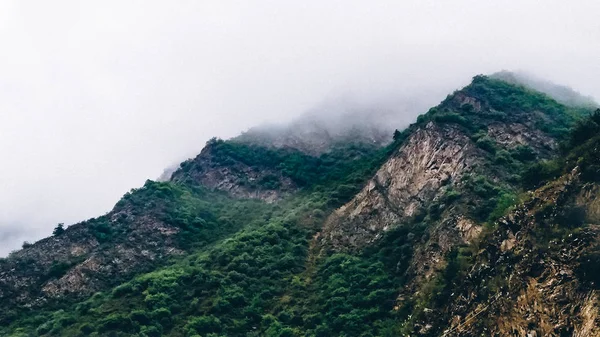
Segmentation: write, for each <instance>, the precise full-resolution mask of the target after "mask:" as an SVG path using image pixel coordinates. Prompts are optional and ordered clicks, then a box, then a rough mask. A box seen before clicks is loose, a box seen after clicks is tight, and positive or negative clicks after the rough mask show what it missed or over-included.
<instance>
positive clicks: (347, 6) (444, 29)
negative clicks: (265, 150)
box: [0, 0, 600, 255]
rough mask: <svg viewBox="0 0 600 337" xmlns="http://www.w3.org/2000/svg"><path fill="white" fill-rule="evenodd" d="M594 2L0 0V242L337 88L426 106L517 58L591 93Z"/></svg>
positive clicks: (599, 24) (596, 25) (598, 51)
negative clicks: (423, 101)
mask: <svg viewBox="0 0 600 337" xmlns="http://www.w3.org/2000/svg"><path fill="white" fill-rule="evenodd" d="M598 13H600V2H598V1H570V2H568V1H550V0H544V1H528V0H525V1H523V0H520V1H516V0H515V1H508V0H507V1H497V0H494V1H482V0H472V1H457V0H455V1H423V0H419V1H417V0H415V1H399V0H395V1H349V0H344V1H280V0H277V1H258V0H257V1H224V0H218V1H208V0H206V1H184V0H178V1H150V0H143V1H141V0H140V1H134V0H129V1H109V0H103V1H95V2H92V1H42V0H40V1H32V0H14V1H13V0H4V1H1V2H0V45H1V46H2V52H1V53H0V158H2V165H1V166H0V255H2V254H5V253H7V252H8V251H9V250H11V249H14V248H17V247H19V246H20V244H21V243H22V241H23V240H35V239H39V238H41V237H43V236H46V235H48V234H50V232H51V230H52V228H53V227H54V226H55V224H56V223H58V222H65V223H67V224H71V223H73V222H77V221H80V220H84V219H86V218H89V217H92V216H98V215H101V214H103V213H105V212H107V211H108V210H110V208H111V207H112V205H113V204H114V203H115V202H116V201H117V200H118V199H119V198H120V196H121V195H122V194H123V193H125V192H126V191H128V190H129V189H130V188H132V187H137V186H140V185H141V184H143V182H144V180H145V179H147V178H156V177H157V176H159V175H160V173H161V172H162V170H163V168H165V167H166V166H169V165H170V164H172V163H173V162H175V161H179V160H181V159H183V158H185V157H188V156H192V155H194V154H195V153H197V152H199V150H200V149H201V147H202V145H203V144H204V142H205V141H206V140H207V139H208V138H210V137H212V136H220V137H231V136H234V135H236V134H237V133H239V132H240V131H242V130H245V129H247V128H249V127H251V126H253V125H256V124H261V123H265V122H270V123H272V122H285V121H288V120H290V119H291V118H293V117H295V116H297V115H299V114H301V113H302V112H303V111H306V110H308V109H310V108H311V107H313V106H315V105H318V104H319V103H320V102H322V101H323V100H326V99H329V98H331V97H336V96H338V95H345V96H351V97H353V99H354V100H356V101H361V102H370V103H373V104H379V102H388V103H389V102H400V101H402V99H403V97H409V96H414V95H419V94H420V97H422V96H423V95H422V93H424V92H426V93H431V95H428V96H427V97H426V98H425V99H426V100H429V101H430V102H429V101H428V103H431V105H434V104H436V103H437V102H438V101H440V100H441V99H442V98H443V97H444V96H445V93H446V92H448V91H451V90H453V89H455V88H458V87H460V86H462V85H464V84H466V83H468V81H469V80H470V78H471V77H472V76H473V75H475V74H478V73H490V72H495V71H498V70H501V69H510V70H517V69H520V70H525V71H529V72H531V73H534V74H536V75H538V76H541V77H544V78H547V79H549V80H552V81H554V82H557V83H560V84H564V85H568V86H571V87H573V88H575V89H576V90H578V91H580V92H582V93H583V94H588V95H592V96H594V97H595V98H596V99H597V100H599V99H600V62H598V60H599V57H600V42H599V41H600V19H598ZM441 93H444V94H441ZM415 113H416V112H414V111H411V112H407V113H406V115H407V116H406V117H407V121H408V120H411V119H413V118H414V117H415V116H414V115H415ZM3 232H4V233H5V234H2V233H3Z"/></svg>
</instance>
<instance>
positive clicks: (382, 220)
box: [323, 123, 480, 249]
mask: <svg viewBox="0 0 600 337" xmlns="http://www.w3.org/2000/svg"><path fill="white" fill-rule="evenodd" d="M478 151H480V150H478V149H477V148H476V146H475V145H474V144H473V142H472V141H470V139H469V138H468V137H467V136H466V135H465V134H464V133H463V132H461V131H460V129H459V128H457V127H452V126H449V125H445V126H443V127H441V126H439V125H436V124H434V123H429V124H427V126H425V127H424V128H422V129H419V130H417V131H416V132H415V133H414V134H413V135H412V136H411V137H410V138H409V139H408V140H407V141H406V143H405V144H404V145H403V146H402V147H401V148H400V149H398V151H397V152H396V153H395V154H394V155H393V156H392V157H391V158H390V159H389V160H388V161H387V162H386V163H385V164H384V165H383V166H382V167H381V169H379V171H378V172H377V173H376V174H375V176H374V177H373V179H371V180H370V181H369V182H368V183H367V185H366V186H365V187H364V188H363V190H362V191H361V192H360V193H359V194H358V195H356V197H355V198H354V199H353V200H352V201H350V202H349V203H348V204H346V205H344V206H342V207H341V208H339V209H338V210H336V211H335V212H334V213H333V214H332V215H331V216H330V218H329V219H328V220H327V223H326V224H325V226H324V230H323V232H324V238H325V239H326V240H329V242H330V243H331V244H332V245H333V246H334V247H336V248H339V249H356V248H361V247H364V246H365V245H367V244H369V243H371V242H373V241H374V240H376V239H377V238H378V237H379V236H380V235H381V234H382V233H383V232H384V231H386V230H387V229H389V228H390V227H392V226H396V225H400V224H402V223H405V222H408V221H410V219H411V218H413V217H415V216H418V215H419V214H420V213H422V212H423V209H424V207H426V206H427V205H428V204H429V203H431V201H432V200H436V199H438V198H440V196H441V195H442V194H443V193H444V192H445V191H446V190H447V189H448V188H449V187H453V186H456V185H458V184H459V183H460V177H461V176H463V175H464V174H466V173H468V172H471V171H472V170H473V169H474V166H476V164H477V163H478V162H479V161H480V158H479V157H480V155H477V152H478Z"/></svg>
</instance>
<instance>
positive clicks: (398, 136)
mask: <svg viewBox="0 0 600 337" xmlns="http://www.w3.org/2000/svg"><path fill="white" fill-rule="evenodd" d="M401 136H402V133H401V132H400V131H398V129H396V130H394V140H398V139H400V137H401Z"/></svg>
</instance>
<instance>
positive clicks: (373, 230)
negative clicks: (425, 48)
mask: <svg viewBox="0 0 600 337" xmlns="http://www.w3.org/2000/svg"><path fill="white" fill-rule="evenodd" d="M367 121H368V119H367ZM335 123H337V122H334V123H333V124H335ZM301 125H304V126H306V125H312V126H310V127H308V130H309V131H306V130H307V129H304V128H303V127H300V126H301ZM344 125H350V126H349V127H347V128H346V127H344V128H341V129H340V130H342V131H341V132H340V133H332V132H331V130H332V129H331V127H330V126H329V125H321V124H319V123H313V124H311V123H308V124H306V123H304V122H302V123H300V124H292V126H291V127H290V128H288V129H285V130H284V129H281V130H279V131H276V132H273V130H271V129H269V130H268V131H264V132H263V131H261V129H254V130H251V131H249V132H247V133H245V134H243V135H241V136H240V137H237V138H235V139H232V140H220V139H212V140H210V141H209V142H208V143H207V144H206V146H205V148H204V149H203V150H202V152H201V153H200V154H199V155H198V156H196V157H195V158H193V159H190V160H187V161H185V162H183V163H182V164H181V165H180V166H179V167H178V168H177V169H176V170H175V171H174V172H173V173H172V174H171V175H170V178H169V179H168V181H162V182H154V181H147V182H146V184H145V185H144V186H143V187H141V188H139V189H134V190H132V191H131V192H129V193H127V194H126V195H125V196H124V197H123V198H122V199H121V200H120V201H119V202H118V203H117V204H116V205H115V207H114V209H113V210H111V211H110V212H109V213H108V214H106V215H103V216H100V217H98V218H95V219H90V220H88V221H85V222H83V223H80V224H75V225H72V226H69V227H67V228H66V229H65V230H64V231H63V230H61V229H60V228H57V230H55V234H54V235H53V236H52V237H49V238H46V239H43V240H41V241H38V242H36V243H33V244H29V245H26V246H25V247H23V249H22V250H20V251H17V252H14V253H12V254H11V255H10V256H8V257H7V258H5V259H1V260H0V307H1V308H3V309H2V310H1V311H0V334H1V335H7V336H37V335H39V336H88V335H92V336H163V335H166V336H481V335H490V336H513V335H514V336H571V335H573V336H598V335H600V317H598V313H599V311H598V309H599V307H598V306H599V303H598V285H599V284H600V283H599V282H600V274H598V272H597V270H599V269H598V266H600V245H599V243H600V242H599V236H598V234H599V233H598V232H599V229H600V226H599V225H600V204H599V203H598V200H600V198H598V197H599V196H600V185H599V182H600V180H599V178H598V177H600V152H599V149H600V136H599V135H600V111H598V112H595V113H593V109H591V108H590V107H589V106H581V105H579V104H563V103H560V102H559V101H557V100H555V99H553V98H551V97H550V96H549V95H548V94H546V93H542V92H540V91H536V90H534V89H533V87H532V86H529V85H524V84H523V83H516V82H515V81H510V80H506V79H505V78H502V77H498V76H482V75H479V76H476V77H474V78H473V81H472V82H471V84H469V85H468V86H466V87H465V88H463V89H461V90H458V91H456V92H454V93H452V94H451V95H449V96H448V97H447V98H446V99H445V100H444V101H442V102H441V103H440V104H439V105H438V106H436V107H434V108H431V109H429V111H428V112H427V113H425V114H423V115H421V116H419V117H418V119H417V120H416V122H415V123H413V124H411V125H410V126H408V127H407V128H405V129H404V130H403V131H398V130H396V131H394V129H399V128H400V126H398V127H394V126H393V125H392V126H391V127H390V126H387V136H384V137H381V138H377V137H375V135H376V134H378V132H379V131H381V130H384V129H381V128H374V129H376V130H379V131H378V132H372V131H373V130H374V129H373V128H372V124H369V123H366V122H364V121H360V122H359V123H354V122H351V123H345V124H344ZM361 125H362V128H361ZM319 130H321V131H319ZM323 130H325V131H323ZM305 131H306V132H305ZM332 135H333V136H332ZM348 135H353V136H348ZM377 139H379V140H377Z"/></svg>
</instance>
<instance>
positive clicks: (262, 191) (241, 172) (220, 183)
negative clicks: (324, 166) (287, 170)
mask: <svg viewBox="0 0 600 337" xmlns="http://www.w3.org/2000/svg"><path fill="white" fill-rule="evenodd" d="M182 165H184V166H186V165H187V169H186V170H184V169H183V168H180V169H179V170H177V171H175V172H174V173H173V174H172V176H171V181H173V182H177V183H184V184H195V185H201V186H203V187H206V188H208V189H212V190H218V191H224V192H227V193H228V194H229V195H231V196H233V197H236V198H253V199H261V200H264V201H266V202H274V201H276V200H279V199H281V198H282V197H284V196H286V195H289V194H290V193H292V192H294V191H296V190H297V189H298V188H297V186H296V184H295V183H294V182H293V181H292V180H291V179H290V178H288V177H286V176H284V175H283V174H282V173H281V172H280V171H276V170H273V169H269V168H266V167H255V166H249V165H247V164H245V163H243V162H241V161H239V160H235V159H232V158H231V159H229V161H228V162H227V163H222V162H219V161H217V160H215V156H214V149H213V148H212V146H211V144H210V143H209V144H207V146H206V147H205V148H204V149H203V150H202V152H201V153H200V154H199V155H198V156H197V157H196V158H194V159H191V160H189V161H188V162H187V163H184V164H182ZM265 180H269V181H271V182H272V183H271V186H273V187H269V186H267V185H266V184H263V183H262V182H264V181H265ZM273 182H274V183H273Z"/></svg>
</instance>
